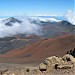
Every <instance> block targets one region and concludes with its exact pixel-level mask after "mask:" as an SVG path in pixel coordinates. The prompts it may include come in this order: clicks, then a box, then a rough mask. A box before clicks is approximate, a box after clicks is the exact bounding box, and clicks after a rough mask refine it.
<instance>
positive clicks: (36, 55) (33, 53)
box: [0, 35, 75, 63]
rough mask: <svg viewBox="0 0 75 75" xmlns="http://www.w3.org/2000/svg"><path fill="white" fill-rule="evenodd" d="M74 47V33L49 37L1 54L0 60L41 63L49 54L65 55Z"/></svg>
mask: <svg viewBox="0 0 75 75" xmlns="http://www.w3.org/2000/svg"><path fill="white" fill-rule="evenodd" d="M74 47H75V38H74V36H73V35H66V36H63V37H59V38H53V39H51V38H48V39H43V40H41V41H38V42H35V43H33V44H29V45H27V46H24V47H22V48H19V49H15V50H11V51H9V52H7V53H5V54H1V55H0V61H1V62H13V63H40V62H41V61H42V60H44V59H45V58H47V57H49V56H53V55H58V56H63V55H64V54H65V53H66V52H67V51H68V50H70V49H73V48H74Z"/></svg>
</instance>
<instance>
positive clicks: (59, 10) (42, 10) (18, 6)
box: [0, 0, 75, 16]
mask: <svg viewBox="0 0 75 75" xmlns="http://www.w3.org/2000/svg"><path fill="white" fill-rule="evenodd" d="M74 1H75V0H0V16H18V15H29V16H39V15H50V16H51V15H59V16H60V15H63V14H65V12H67V11H68V10H72V11H74Z"/></svg>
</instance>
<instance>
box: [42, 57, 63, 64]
mask: <svg viewBox="0 0 75 75" xmlns="http://www.w3.org/2000/svg"><path fill="white" fill-rule="evenodd" d="M43 63H45V64H47V65H53V64H54V65H55V64H63V63H64V61H63V59H62V58H61V57H57V56H52V57H49V58H46V60H45V61H44V62H43Z"/></svg>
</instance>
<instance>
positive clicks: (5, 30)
mask: <svg viewBox="0 0 75 75" xmlns="http://www.w3.org/2000/svg"><path fill="white" fill-rule="evenodd" d="M64 18H65V19H66V20H67V21H68V22H70V23H72V24H73V25H75V15H74V13H73V11H71V10H69V11H68V12H66V14H65V15H64ZM30 19H31V18H30ZM34 19H35V18H32V20H34ZM20 20H21V21H22V23H18V22H16V23H12V26H7V25H5V22H3V21H2V19H0V38H4V37H8V36H13V35H16V34H25V35H27V36H28V35H32V34H35V35H42V27H41V26H40V25H39V24H34V23H31V22H30V20H29V18H27V17H26V18H24V17H23V18H20ZM35 20H37V22H40V20H42V21H45V22H46V21H52V22H53V21H56V22H59V20H56V19H53V18H47V19H46V18H45V19H43V18H42V19H41V18H38V19H35Z"/></svg>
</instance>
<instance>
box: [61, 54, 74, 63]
mask: <svg viewBox="0 0 75 75" xmlns="http://www.w3.org/2000/svg"><path fill="white" fill-rule="evenodd" d="M62 59H63V60H64V61H66V62H69V61H71V62H72V63H75V58H74V57H73V56H72V55H69V54H66V55H64V56H63V57H62Z"/></svg>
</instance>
